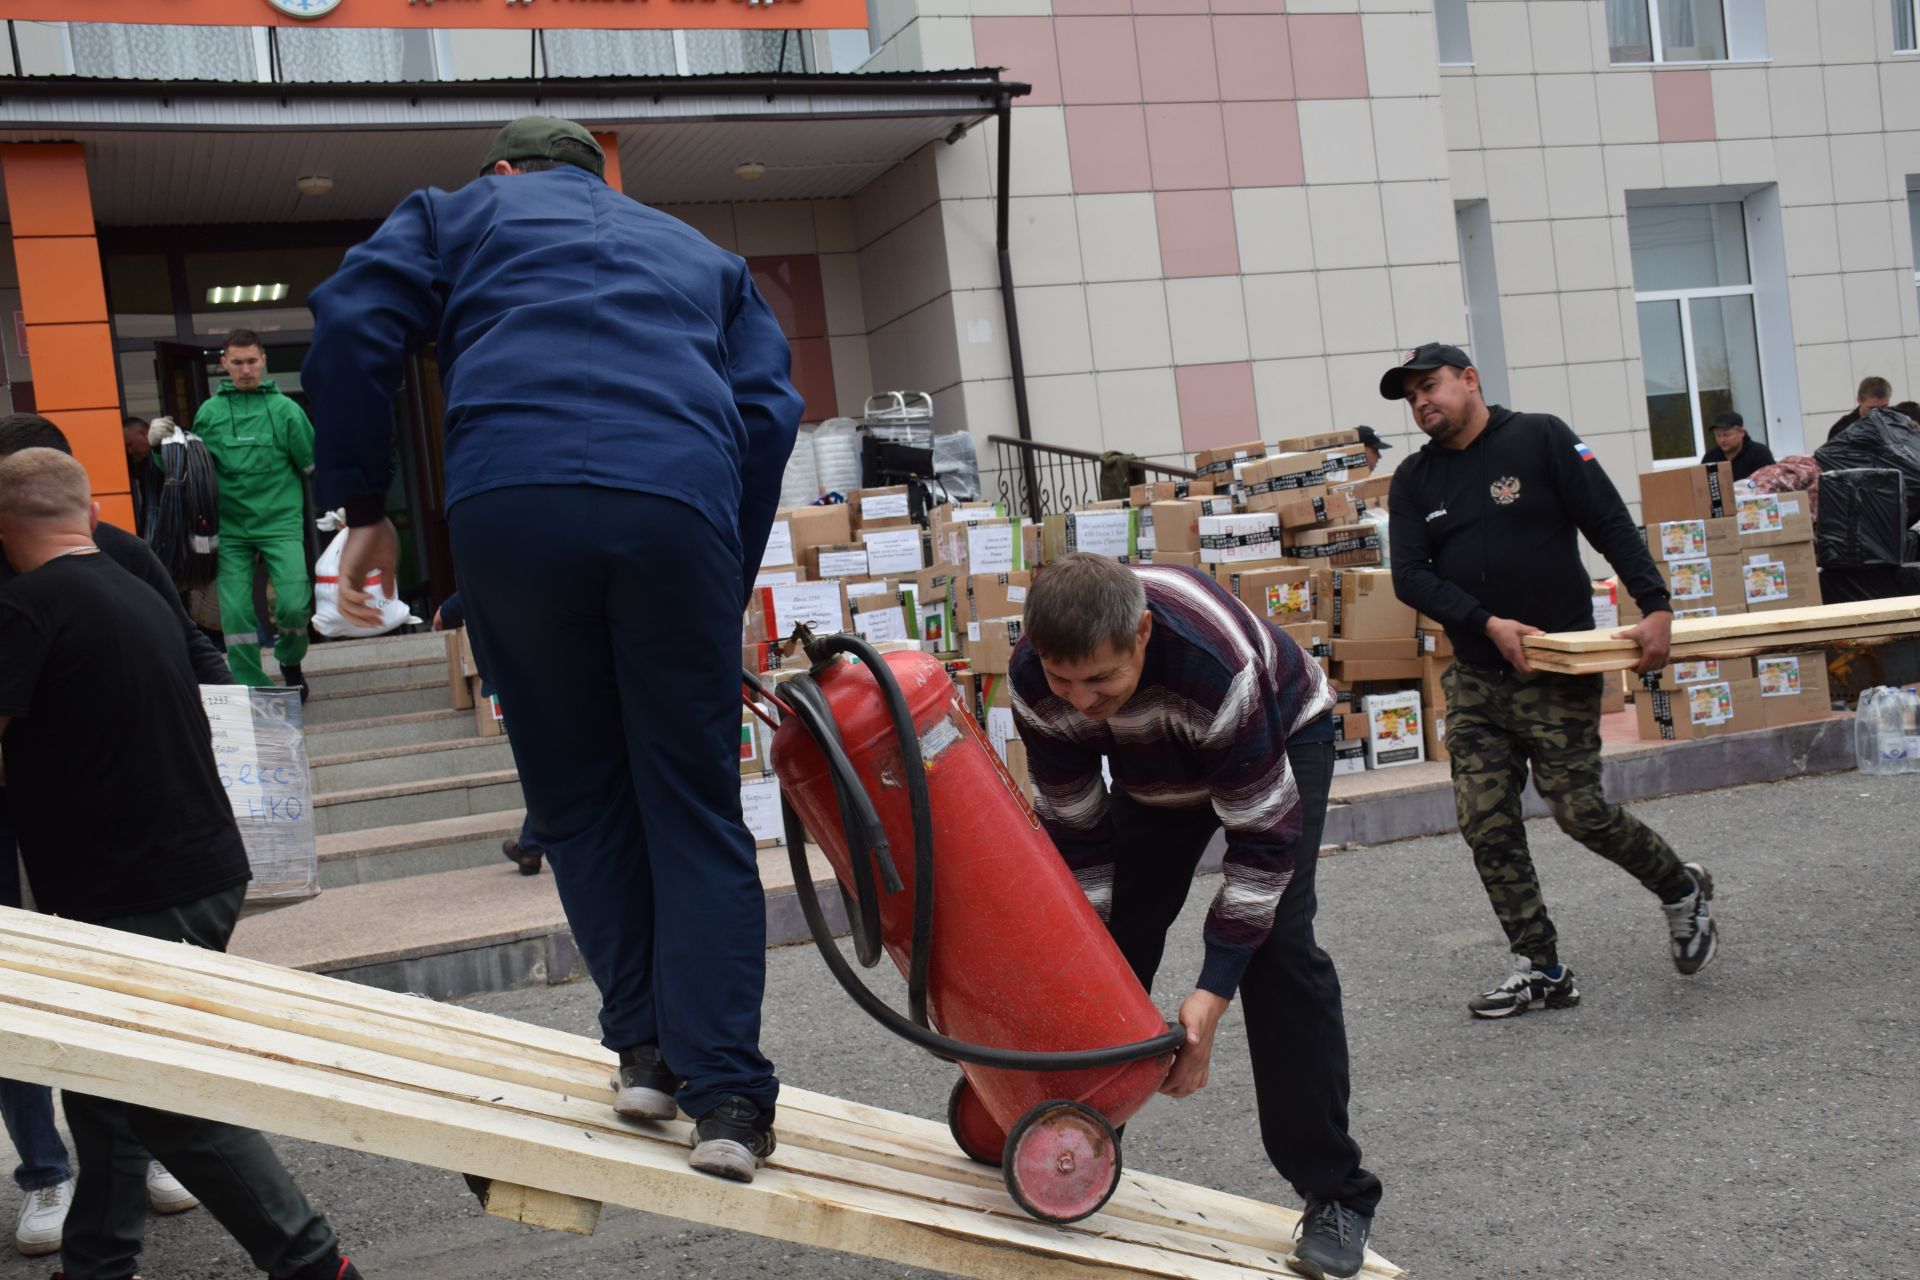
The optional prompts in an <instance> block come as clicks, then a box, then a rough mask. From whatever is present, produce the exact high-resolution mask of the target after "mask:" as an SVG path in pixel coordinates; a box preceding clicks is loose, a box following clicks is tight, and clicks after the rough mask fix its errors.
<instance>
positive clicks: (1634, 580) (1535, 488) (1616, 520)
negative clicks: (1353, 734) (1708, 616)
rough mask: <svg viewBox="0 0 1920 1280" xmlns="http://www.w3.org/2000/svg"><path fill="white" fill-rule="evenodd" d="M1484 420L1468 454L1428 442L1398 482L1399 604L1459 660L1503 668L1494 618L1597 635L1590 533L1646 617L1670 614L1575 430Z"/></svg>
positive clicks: (1505, 414) (1641, 545)
mask: <svg viewBox="0 0 1920 1280" xmlns="http://www.w3.org/2000/svg"><path fill="white" fill-rule="evenodd" d="M1488 411H1489V414H1490V416H1489V418H1488V420H1487V425H1486V428H1485V430H1483V431H1481V433H1480V434H1479V435H1478V436H1477V437H1475V439H1474V441H1473V443H1472V444H1470V445H1468V446H1467V447H1466V448H1464V449H1447V448H1443V447H1441V446H1440V445H1438V444H1434V443H1432V442H1429V443H1428V444H1427V445H1426V446H1425V447H1423V448H1422V449H1421V450H1420V452H1418V453H1416V454H1414V455H1413V456H1412V457H1410V458H1408V459H1407V460H1406V461H1405V462H1403V463H1402V464H1401V465H1400V469H1399V470H1398V471H1396V472H1394V476H1393V488H1392V489H1391V490H1390V491H1389V493H1388V496H1387V506H1388V512H1389V517H1388V519H1389V524H1388V534H1389V537H1388V543H1389V545H1390V546H1391V548H1392V556H1393V589H1394V593H1395V594H1396V595H1398V596H1399V597H1400V599H1402V600H1403V601H1405V602H1406V603H1407V604H1409V605H1412V606H1413V607H1414V608H1415V609H1418V610H1419V611H1420V612H1421V613H1424V614H1426V615H1427V616H1428V617H1429V618H1433V619H1435V620H1436V621H1438V622H1439V623H1440V624H1441V625H1442V626H1444V627H1446V629H1447V638H1448V639H1450V640H1452V641H1453V648H1454V652H1455V653H1456V654H1458V655H1459V657H1460V659H1461V661H1463V662H1467V663H1471V664H1473V665H1476V666H1501V665H1504V664H1505V661H1506V660H1505V659H1504V658H1502V657H1501V656H1500V651H1499V650H1498V649H1497V648H1495V647H1494V644H1493V641H1491V640H1489V639H1487V635H1486V627H1487V619H1488V618H1490V617H1498V618H1512V619H1515V620H1516V621H1519V622H1524V623H1528V624H1529V625H1532V626H1536V627H1539V628H1540V629H1541V630H1543V631H1581V630H1585V629H1587V628H1589V627H1591V626H1593V588H1592V584H1591V580H1590V579H1589V578H1588V575H1587V569H1586V566H1585V564H1583V563H1582V561H1581V559H1580V544H1579V540H1578V538H1577V537H1576V535H1577V534H1582V533H1584V534H1585V535H1586V536H1587V541H1589V542H1591V543H1592V544H1593V545H1594V548H1595V549H1596V550H1598V551H1599V552H1600V554H1602V555H1604V556H1605V557H1606V558H1607V562H1608V563H1609V564H1611V565H1612V566H1613V567H1614V570H1615V571H1616V572H1617V573H1619V575H1620V580H1621V582H1622V583H1623V584H1624V585H1625V586H1626V588H1627V590H1628V591H1630V592H1631V593H1632V595H1633V598H1634V600H1635V601H1636V602H1637V603H1638V604H1639V606H1640V611H1641V612H1642V613H1654V612H1656V611H1658V610H1662V609H1669V608H1671V607H1672V606H1671V605H1670V604H1669V603H1668V597H1667V588H1666V586H1665V585H1664V584H1663V583H1662V582H1661V580H1660V574H1659V573H1658V571H1656V570H1655V569H1654V567H1653V557H1652V556H1651V555H1649V554H1648V553H1647V544H1646V542H1645V540H1644V539H1643V538H1642V537H1641V535H1640V530H1639V529H1638V528H1637V527H1636V526H1635V525H1634V523H1633V518H1632V517H1631V516H1629V515H1628V514H1627V507H1626V504H1625V503H1624V502H1622V501H1621V500H1620V494H1619V492H1618V491H1617V490H1616V489H1615V488H1614V487H1613V482H1612V481H1611V480H1609V479H1608V478H1607V473H1606V471H1605V470H1604V469H1602V467H1601V466H1600V464H1599V463H1598V462H1596V461H1595V460H1594V457H1593V451H1592V450H1591V449H1589V448H1587V446H1586V445H1585V444H1583V443H1582V442H1581V441H1580V438H1579V437H1578V436H1576V435H1574V434H1573V428H1571V427H1569V426H1568V425H1567V424H1566V423H1564V422H1562V421H1560V419H1558V418H1556V417H1554V416H1553V415H1552V414H1546V413H1515V412H1514V411H1513V410H1511V409H1504V408H1501V407H1500V406H1499V405H1490V406H1488Z"/></svg>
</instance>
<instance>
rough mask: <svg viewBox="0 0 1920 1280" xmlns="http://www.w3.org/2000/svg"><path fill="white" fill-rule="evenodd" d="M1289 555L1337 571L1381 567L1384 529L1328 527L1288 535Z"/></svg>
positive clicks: (1355, 525) (1376, 527)
mask: <svg viewBox="0 0 1920 1280" xmlns="http://www.w3.org/2000/svg"><path fill="white" fill-rule="evenodd" d="M1287 555H1288V556H1289V557H1291V558H1293V559H1296V560H1310V561H1313V562H1315V563H1316V564H1322V565H1329V566H1331V567H1333V568H1336V569H1343V568H1355V569H1357V568H1363V567H1365V566H1367V565H1377V564H1379V563H1380V528H1379V526H1378V525H1372V524H1327V525H1315V526H1314V527H1312V528H1311V529H1294V530H1290V531H1289V532H1288V534H1287Z"/></svg>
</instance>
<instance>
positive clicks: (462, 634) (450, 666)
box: [446, 627, 473, 711]
mask: <svg viewBox="0 0 1920 1280" xmlns="http://www.w3.org/2000/svg"><path fill="white" fill-rule="evenodd" d="M466 630H467V629H466V628H465V627H455V628H454V629H453V630H451V631H449V632H447V633H446V637H447V642H446V643H447V688H448V690H449V692H450V693H451V695H452V700H453V710H455V711H467V710H470V709H471V708H472V706H473V686H472V685H470V684H468V683H467V677H468V675H469V674H471V673H470V672H468V670H467V663H466V659H465V657H464V656H463V642H464V641H465V639H466Z"/></svg>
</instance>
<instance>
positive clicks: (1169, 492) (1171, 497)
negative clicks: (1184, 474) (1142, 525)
mask: <svg viewBox="0 0 1920 1280" xmlns="http://www.w3.org/2000/svg"><path fill="white" fill-rule="evenodd" d="M1214 492H1215V489H1214V484H1213V481H1211V480H1156V481H1154V482H1153V483H1151V484H1136V485H1134V486H1132V487H1131V488H1129V489H1128V490H1127V500H1128V501H1129V502H1131V503H1132V504H1133V505H1134V506H1136V507H1144V506H1146V505H1148V504H1149V503H1154V502H1177V501H1179V500H1180V499H1182V498H1199V497H1204V496H1211V495H1212V494H1213V493H1214Z"/></svg>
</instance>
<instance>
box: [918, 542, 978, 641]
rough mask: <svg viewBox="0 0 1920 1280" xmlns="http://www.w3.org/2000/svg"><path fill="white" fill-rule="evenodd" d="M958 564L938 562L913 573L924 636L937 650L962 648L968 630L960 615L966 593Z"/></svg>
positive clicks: (921, 635) (921, 630)
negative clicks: (963, 624) (962, 637)
mask: <svg viewBox="0 0 1920 1280" xmlns="http://www.w3.org/2000/svg"><path fill="white" fill-rule="evenodd" d="M960 578H961V571H960V569H959V568H958V567H957V566H955V565H950V564H938V565H934V566H933V567H932V568H930V569H922V570H921V571H920V572H919V573H916V574H914V575H913V589H914V604H915V608H916V610H917V611H918V613H919V616H920V638H921V639H922V640H924V641H926V642H927V643H928V644H929V645H931V646H933V650H934V652H936V653H946V652H954V651H958V650H959V648H960V637H961V636H962V635H964V634H965V630H964V628H963V626H962V624H961V623H960V618H959V608H960V604H959V600H958V599H957V597H962V596H964V595H965V594H966V588H965V587H964V586H962V585H961V582H960Z"/></svg>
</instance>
